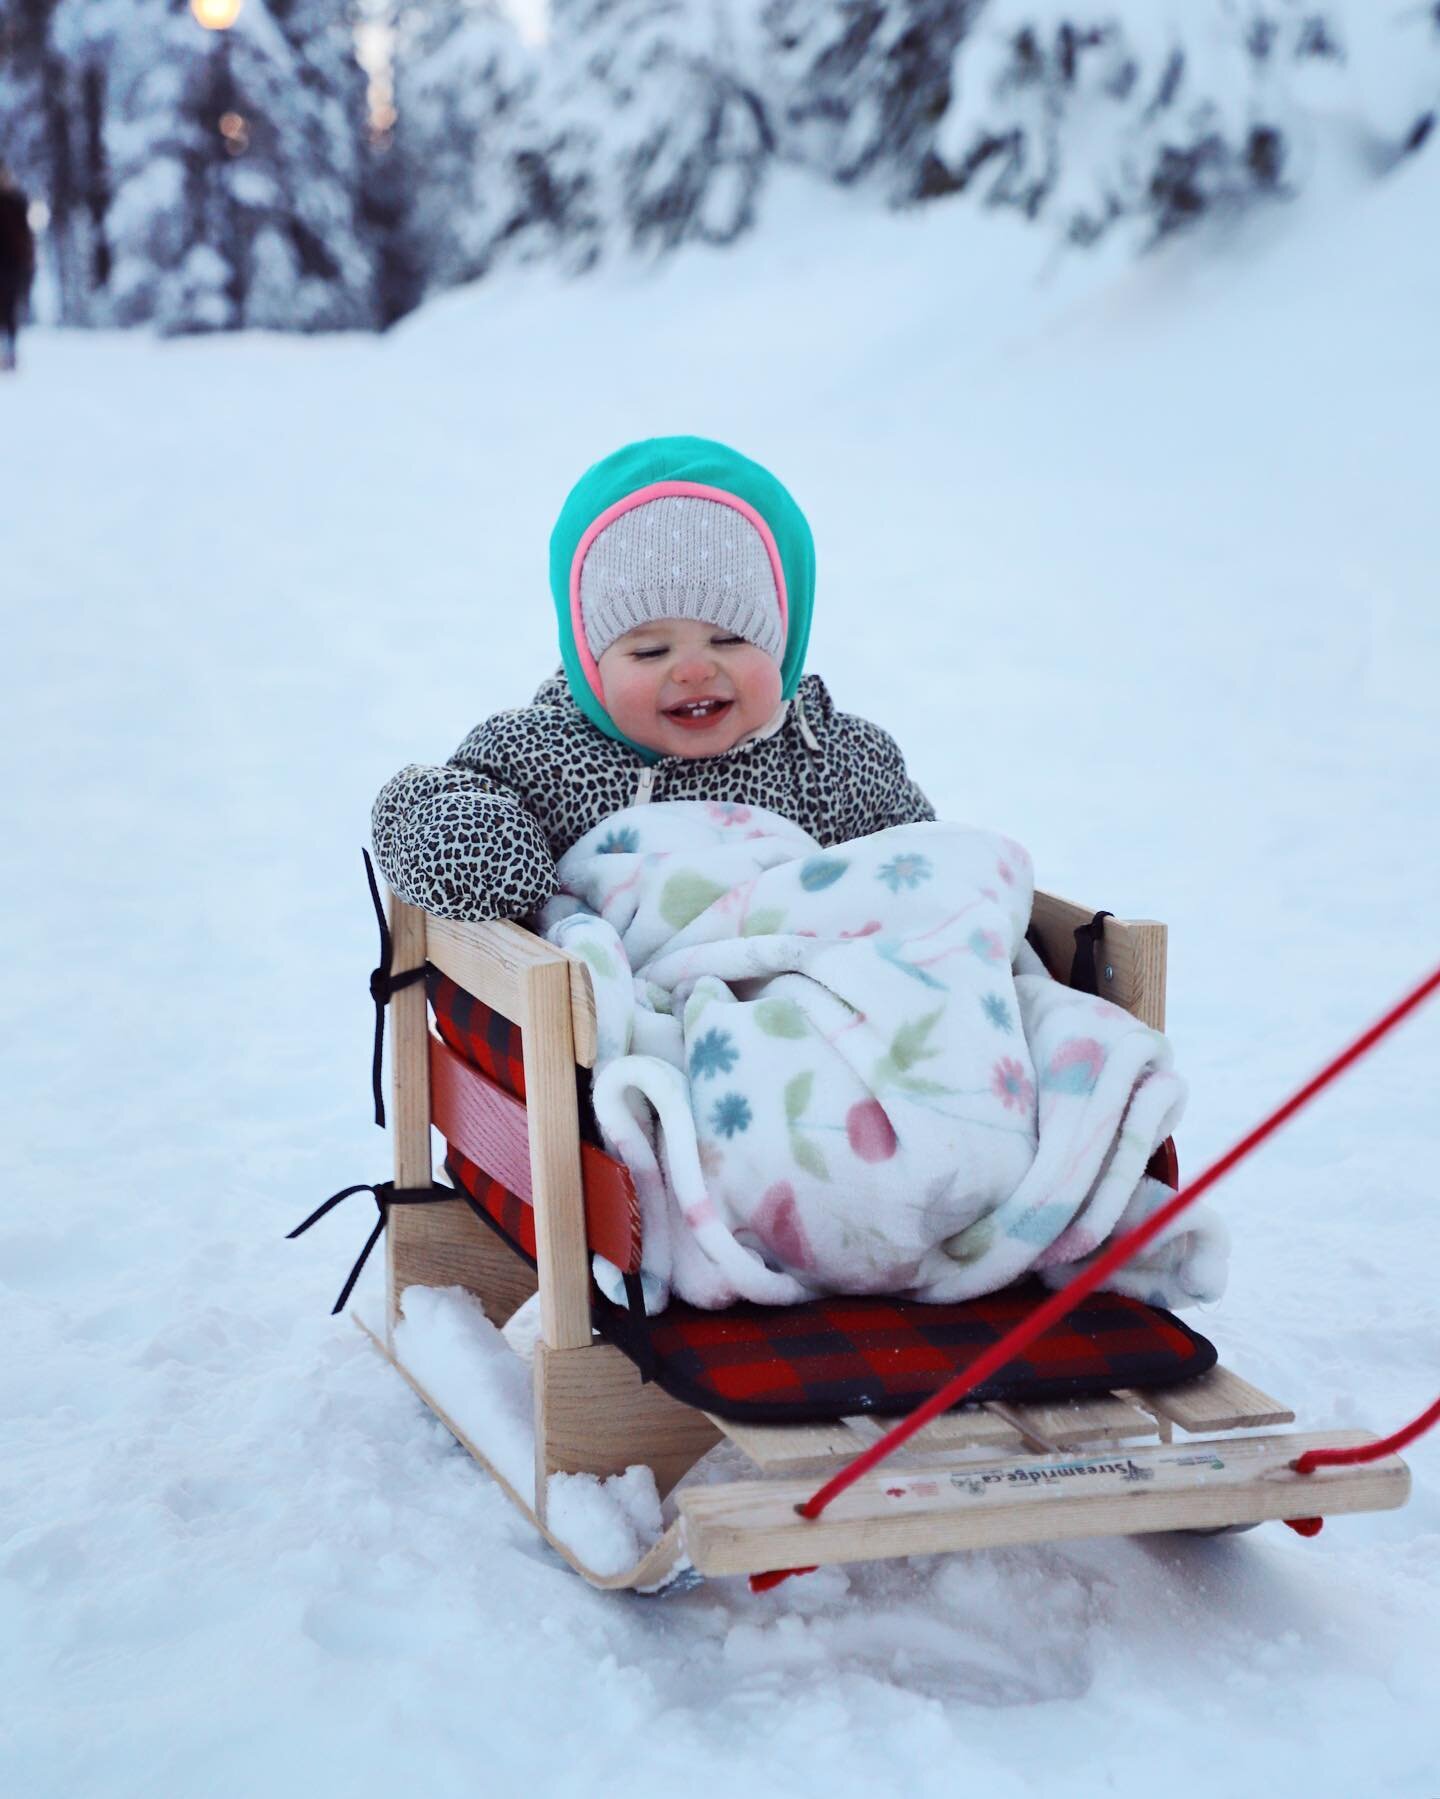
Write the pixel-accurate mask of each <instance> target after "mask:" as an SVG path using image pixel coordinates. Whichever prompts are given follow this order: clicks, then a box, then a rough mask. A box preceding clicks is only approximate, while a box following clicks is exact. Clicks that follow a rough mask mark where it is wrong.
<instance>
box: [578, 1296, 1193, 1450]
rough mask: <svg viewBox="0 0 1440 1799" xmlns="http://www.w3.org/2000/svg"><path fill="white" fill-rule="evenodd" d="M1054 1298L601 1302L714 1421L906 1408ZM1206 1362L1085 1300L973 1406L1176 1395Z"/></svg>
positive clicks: (622, 1331) (1153, 1328)
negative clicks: (633, 1309) (1126, 1393)
mask: <svg viewBox="0 0 1440 1799" xmlns="http://www.w3.org/2000/svg"><path fill="white" fill-rule="evenodd" d="M1049 1296H1050V1295H1049V1289H1048V1288H1047V1287H1045V1286H1043V1285H1042V1284H1041V1283H1040V1282H1039V1281H1038V1280H1035V1279H1033V1278H1032V1279H1028V1280H1025V1281H1021V1282H1018V1283H1017V1284H1016V1285H1014V1286H1012V1287H1006V1288H1004V1289H1003V1290H1002V1291H1001V1292H999V1293H989V1294H986V1295H985V1296H984V1297H982V1298H980V1299H970V1300H965V1301H964V1302H963V1303H960V1304H956V1305H922V1304H920V1303H918V1302H917V1301H914V1300H901V1299H883V1298H881V1299H876V1298H866V1299H841V1298H831V1299H815V1300H811V1301H810V1302H809V1303H808V1304H806V1305H799V1306H757V1305H750V1304H742V1305H733V1306H729V1307H727V1309H726V1310H725V1311H723V1312H702V1311H700V1310H698V1309H697V1308H696V1307H694V1306H690V1305H684V1304H682V1303H681V1302H680V1301H678V1300H672V1301H671V1303H670V1305H669V1306H668V1307H667V1308H666V1309H665V1311H664V1312H662V1313H661V1314H660V1316H659V1317H658V1318H650V1319H647V1320H645V1322H644V1325H643V1326H641V1327H638V1328H637V1324H636V1321H635V1320H634V1319H633V1318H632V1317H631V1316H630V1314H629V1313H628V1312H626V1311H624V1310H623V1309H622V1308H621V1307H618V1306H612V1305H610V1304H609V1303H608V1302H607V1301H605V1300H603V1299H602V1300H600V1301H599V1302H598V1303H599V1307H600V1310H601V1322H602V1327H603V1329H604V1331H605V1334H606V1336H608V1337H609V1338H611V1340H612V1341H613V1342H615V1343H616V1344H617V1345H618V1347H619V1348H621V1349H623V1350H624V1351H625V1353H626V1354H627V1355H628V1356H629V1357H630V1358H631V1359H632V1360H633V1361H634V1362H636V1363H637V1364H638V1365H639V1366H640V1367H641V1368H642V1369H645V1370H646V1372H648V1373H649V1374H650V1375H651V1376H652V1377H653V1379H654V1380H655V1382H656V1384H657V1385H658V1386H661V1387H663V1388H664V1389H665V1391H666V1392H667V1393H670V1394H672V1395H673V1396H674V1397H675V1398H676V1399H680V1400H683V1401H684V1402H685V1403H686V1404H687V1405H694V1406H700V1407H702V1408H703V1409H704V1410H705V1411H707V1412H715V1413H717V1414H718V1415H719V1416H720V1417H722V1418H734V1419H736V1420H737V1421H738V1420H743V1419H748V1420H750V1421H751V1422H752V1423H760V1422H764V1423H775V1424H778V1423H800V1422H802V1421H803V1420H805V1419H814V1418H842V1417H846V1416H849V1415H851V1414H853V1413H856V1412H875V1413H893V1412H908V1411H911V1410H913V1409H914V1407H916V1406H917V1405H919V1404H920V1403H921V1401H922V1400H926V1399H928V1398H929V1397H930V1395H931V1394H932V1393H933V1392H935V1390H936V1389H937V1388H938V1387H941V1386H943V1385H944V1383H945V1382H946V1381H948V1380H949V1379H950V1378H951V1377H952V1376H953V1375H956V1374H959V1373H960V1372H961V1370H962V1369H965V1368H968V1367H969V1366H970V1364H971V1363H972V1362H973V1361H974V1360H975V1358H976V1357H977V1356H978V1355H980V1354H981V1352H982V1351H984V1350H986V1349H988V1348H989V1347H990V1345H991V1344H992V1343H996V1342H998V1341H999V1339H1000V1338H1001V1337H1002V1336H1004V1334H1005V1333H1006V1331H1008V1330H1010V1329H1011V1327H1012V1326H1014V1325H1016V1324H1018V1323H1019V1322H1020V1320H1021V1319H1022V1318H1024V1317H1027V1316H1028V1315H1029V1314H1030V1313H1031V1312H1033V1311H1034V1310H1035V1308H1036V1307H1037V1306H1038V1305H1040V1304H1041V1303H1042V1302H1043V1301H1044V1300H1046V1299H1047V1298H1049ZM1215 1360H1216V1356H1215V1347H1214V1345H1213V1344H1212V1343H1210V1342H1208V1341H1207V1340H1206V1339H1205V1338H1204V1337H1202V1336H1200V1335H1199V1334H1198V1333H1197V1332H1195V1331H1192V1330H1191V1329H1190V1327H1189V1326H1188V1325H1187V1324H1182V1323H1181V1321H1180V1320H1179V1319H1178V1318H1176V1317H1174V1316H1172V1315H1171V1314H1170V1313H1169V1312H1163V1311H1160V1310H1159V1309H1158V1308H1157V1307H1155V1306H1148V1305H1145V1304H1143V1303H1142V1302H1141V1301H1140V1300H1138V1299H1126V1298H1124V1297H1123V1296H1122V1295H1120V1294H1118V1293H1092V1294H1091V1295H1090V1297H1089V1298H1088V1299H1086V1300H1084V1301H1082V1303H1081V1304H1080V1305H1078V1306H1077V1307H1076V1308H1075V1310H1074V1311H1073V1312H1072V1313H1071V1314H1070V1315H1069V1317H1068V1318H1064V1319H1062V1320H1061V1321H1060V1323H1059V1324H1058V1325H1056V1326H1055V1327H1053V1328H1052V1329H1051V1330H1049V1331H1047V1332H1046V1333H1045V1335H1044V1336H1043V1337H1040V1338H1039V1339H1038V1340H1037V1341H1036V1342H1035V1343H1032V1344H1031V1346H1030V1348H1029V1350H1028V1351H1027V1352H1026V1354H1025V1355H1024V1356H1023V1357H1021V1358H1020V1359H1019V1360H1017V1361H1014V1362H1012V1363H1011V1364H1010V1366H1009V1367H1008V1368H1004V1369H1002V1370H1001V1371H1000V1373H999V1374H998V1375H996V1376H995V1377H994V1378H993V1379H991V1380H988V1381H985V1382H983V1383H982V1384H981V1386H980V1387H979V1388H977V1389H976V1391H975V1393H974V1394H973V1395H972V1397H973V1398H974V1399H975V1400H982V1399H1004V1400H1015V1401H1019V1400H1054V1399H1077V1398H1080V1397H1082V1396H1083V1395H1085V1394H1098V1393H1108V1392H1110V1391H1111V1389H1112V1388H1115V1387H1132V1386H1134V1387H1165V1386H1173V1385H1174V1384H1175V1382H1177V1381H1182V1380H1188V1379H1190V1378H1191V1377H1192V1376H1193V1375H1196V1374H1203V1373H1204V1372H1205V1370H1206V1369H1207V1368H1213V1367H1214V1365H1215Z"/></svg>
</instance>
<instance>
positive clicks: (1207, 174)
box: [762, 0, 1440, 242]
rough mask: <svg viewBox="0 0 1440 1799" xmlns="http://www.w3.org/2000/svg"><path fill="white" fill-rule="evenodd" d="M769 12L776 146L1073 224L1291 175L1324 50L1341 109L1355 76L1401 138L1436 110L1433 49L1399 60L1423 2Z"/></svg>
mask: <svg viewBox="0 0 1440 1799" xmlns="http://www.w3.org/2000/svg"><path fill="white" fill-rule="evenodd" d="M762 19H763V25H764V29H765V33H766V38H767V42H768V46H769V49H770V56H769V57H768V59H767V62H766V65H765V66H766V70H767V74H766V94H767V97H768V99H769V103H770V108H771V112H772V115H773V116H774V118H775V119H776V121H777V132H778V138H779V148H780V152H781V154H782V155H784V156H785V157H787V158H788V159H791V160H794V161H797V162H799V163H802V164H803V165H805V166H806V167H810V168H813V169H816V170H817V171H818V172H820V173H822V174H824V175H826V176H828V177H830V178H832V179H835V180H839V181H842V182H853V181H859V180H862V179H872V180H874V181H875V182H876V183H877V184H878V185H879V186H880V188H881V190H882V191H883V192H884V193H885V194H886V195H887V197H888V198H890V199H891V200H892V201H896V202H900V203H905V202H908V201H914V200H923V199H927V198H930V197H933V196H937V195H944V194H951V193H960V192H967V193H970V194H973V195H975V196H976V197H978V198H980V199H982V200H983V201H985V202H986V203H988V204H991V205H1004V206H1014V207H1018V208H1019V209H1021V210H1022V211H1023V212H1025V214H1026V215H1027V216H1029V217H1032V218H1033V217H1039V216H1041V215H1044V216H1045V218H1046V219H1047V220H1050V221H1053V222H1054V223H1055V224H1056V225H1058V226H1059V228H1060V229H1061V230H1062V231H1063V232H1065V233H1066V234H1068V235H1069V236H1070V237H1072V238H1073V239H1075V240H1078V241H1082V242H1083V241H1088V240H1090V239H1092V238H1093V237H1095V236H1096V235H1098V234H1099V233H1100V232H1101V231H1103V230H1104V229H1105V228H1106V227H1107V226H1109V225H1110V224H1112V223H1114V222H1115V221H1117V220H1119V219H1122V218H1131V219H1136V220H1138V221H1140V223H1141V226H1142V230H1143V232H1144V233H1145V234H1146V235H1148V236H1151V237H1154V236H1163V235H1165V234H1166V233H1168V232H1170V231H1172V230H1174V229H1175V228H1176V227H1178V226H1180V225H1182V224H1185V223H1187V222H1188V221H1190V220H1192V219H1194V218H1197V217H1199V216H1200V215H1201V214H1203V213H1205V212H1208V211H1211V210H1214V209H1215V208H1216V207H1219V206H1223V205H1227V204H1228V205H1238V204H1241V203H1243V202H1245V201H1248V200H1252V199H1254V198H1257V197H1260V196H1265V195H1273V194H1278V193H1283V192H1286V191H1289V188H1290V186H1291V185H1292V183H1293V182H1294V181H1295V180H1296V179H1298V178H1299V177H1300V176H1301V175H1302V174H1303V165H1304V161H1305V158H1306V156H1307V154H1308V151H1309V147H1310V140H1311V139H1312V138H1313V136H1314V127H1313V124H1312V121H1311V119H1310V116H1309V112H1308V102H1307V95H1308V94H1309V93H1310V91H1311V89H1312V86H1323V85H1324V83H1323V80H1322V81H1321V82H1319V83H1315V82H1313V81H1312V71H1313V70H1314V69H1316V68H1317V67H1319V68H1322V69H1324V70H1325V71H1327V72H1333V71H1336V70H1339V71H1342V75H1341V80H1340V83H1339V87H1340V88H1341V89H1342V90H1343V94H1342V95H1341V96H1340V104H1341V107H1342V110H1343V102H1344V98H1345V97H1349V96H1353V95H1354V94H1355V93H1356V91H1357V90H1364V89H1366V88H1368V89H1369V90H1370V92H1371V98H1370V100H1369V101H1368V102H1367V104H1368V106H1369V109H1370V111H1372V112H1374V111H1375V110H1376V109H1377V107H1378V109H1379V110H1381V111H1383V110H1384V109H1385V104H1386V102H1389V103H1390V104H1391V106H1392V109H1393V110H1395V111H1396V112H1397V113H1398V114H1399V115H1400V116H1401V117H1402V118H1405V119H1407V120H1408V123H1406V125H1405V133H1408V134H1409V136H1411V137H1413V136H1414V135H1415V134H1416V133H1417V131H1418V132H1420V133H1421V134H1423V132H1424V131H1425V129H1427V127H1426V126H1425V124H1424V121H1425V119H1426V118H1427V117H1428V116H1430V115H1429V113H1427V110H1426V106H1425V104H1424V102H1423V92H1422V91H1420V90H1423V86H1424V80H1425V79H1429V80H1431V82H1432V86H1431V89H1430V91H1431V92H1432V93H1433V92H1434V91H1435V90H1436V89H1437V88H1440V82H1436V81H1435V80H1434V71H1433V59H1432V62H1431V73H1430V75H1429V76H1427V77H1424V78H1422V79H1421V80H1419V82H1418V85H1417V80H1416V79H1414V78H1407V77H1403V76H1402V75H1401V74H1400V68H1401V64H1402V62H1403V61H1404V60H1406V59H1405V53H1404V52H1403V51H1400V50H1399V45H1400V43H1401V42H1402V40H1403V39H1405V38H1406V36H1407V34H1408V37H1409V39H1410V41H1411V44H1412V47H1413V48H1414V49H1415V50H1416V51H1421V52H1422V53H1421V61H1422V63H1423V62H1425V61H1426V57H1425V55H1424V53H1423V51H1422V42H1428V40H1430V39H1432V38H1433V37H1434V36H1435V34H1436V31H1437V27H1440V9H1437V8H1436V7H1435V6H1434V5H1430V6H1424V7H1416V8H1413V9H1408V10H1406V11H1403V12H1400V11H1391V10H1388V9H1386V8H1384V7H1381V6H1379V5H1377V4H1376V0H1329V3H1328V4H1324V3H1322V0H769V3H768V4H767V5H766V6H765V8H764V12H763V15H762ZM1367 70H1368V71H1369V74H1368V75H1367V74H1365V73H1364V71H1367ZM1407 88H1409V89H1416V90H1417V93H1418V94H1419V97H1414V98H1412V99H1410V100H1403V101H1402V99H1401V98H1400V96H1401V93H1402V90H1405V89H1407ZM1382 96H1383V98H1382ZM1336 104H1337V96H1336V94H1334V93H1332V94H1331V95H1330V96H1329V98H1328V99H1327V100H1325V101H1323V102H1322V105H1323V106H1324V107H1325V108H1327V109H1331V110H1333V109H1334V107H1335V106H1336ZM1407 108H1408V112H1407ZM1376 129H1377V130H1378V131H1379V132H1380V134H1381V136H1382V138H1383V136H1384V130H1385V128H1383V127H1380V126H1378V123H1377V127H1376ZM1391 135H1392V136H1393V135H1394V133H1393V131H1392V133H1391ZM1402 138H1404V134H1402ZM1404 141H1408V138H1405V139H1404Z"/></svg>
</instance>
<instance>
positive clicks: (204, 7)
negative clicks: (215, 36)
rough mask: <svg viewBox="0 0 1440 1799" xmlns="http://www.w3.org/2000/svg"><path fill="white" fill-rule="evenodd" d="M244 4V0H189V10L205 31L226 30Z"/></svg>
mask: <svg viewBox="0 0 1440 1799" xmlns="http://www.w3.org/2000/svg"><path fill="white" fill-rule="evenodd" d="M244 4H245V0H190V11H191V12H192V13H193V14H194V15H195V19H196V22H197V23H198V24H201V25H203V26H204V27H205V29H206V30H207V31H228V30H229V29H230V27H231V26H232V25H233V24H234V23H235V21H236V20H237V19H238V18H239V17H240V8H241V7H242V6H243V5H244Z"/></svg>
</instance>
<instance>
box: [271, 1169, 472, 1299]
mask: <svg viewBox="0 0 1440 1799" xmlns="http://www.w3.org/2000/svg"><path fill="white" fill-rule="evenodd" d="M353 1193H371V1194H373V1195H374V1197H375V1207H376V1210H377V1211H378V1212H379V1214H380V1216H379V1217H378V1218H377V1219H376V1221H375V1228H374V1230H373V1231H371V1233H370V1235H369V1236H368V1237H367V1238H366V1239H365V1247H364V1249H362V1250H361V1251H360V1254H359V1257H358V1258H357V1260H356V1263H355V1266H354V1267H353V1268H352V1269H351V1270H350V1277H349V1279H348V1280H347V1281H346V1282H345V1285H344V1286H343V1287H342V1288H341V1289H340V1297H339V1298H338V1299H337V1300H336V1301H335V1303H334V1305H333V1306H331V1308H330V1316H331V1317H332V1318H333V1317H334V1316H335V1314H336V1313H337V1312H340V1311H343V1310H344V1308H345V1301H346V1300H347V1299H349V1297H350V1294H351V1292H352V1290H353V1289H354V1286H355V1283H356V1281H358V1280H359V1278H360V1270H361V1269H362V1268H363V1267H364V1266H365V1264H366V1262H367V1261H369V1259H370V1251H371V1250H372V1249H374V1247H375V1245H376V1244H377V1243H378V1242H379V1241H380V1233H381V1231H383V1230H384V1229H385V1220H386V1217H387V1215H388V1214H389V1211H390V1208H391V1206H426V1205H435V1204H437V1203H438V1202H439V1201H441V1200H445V1199H463V1198H464V1197H465V1195H464V1194H463V1193H457V1192H456V1190H455V1189H454V1188H453V1187H397V1186H396V1185H395V1183H394V1181H379V1182H376V1183H374V1184H372V1183H371V1182H369V1181H359V1182H357V1183H356V1184H355V1186H353V1187H342V1188H341V1189H340V1191H339V1192H338V1193H332V1194H331V1195H330V1197H329V1199H327V1200H326V1201H325V1203H324V1205H323V1206H316V1208H315V1210H314V1211H313V1212H312V1213H311V1214H310V1216H309V1217H308V1218H307V1219H306V1220H305V1222H304V1223H303V1224H297V1225H296V1226H295V1228H294V1230H293V1231H287V1232H286V1233H285V1241H286V1242H287V1243H289V1242H291V1241H293V1239H294V1238H296V1237H301V1236H304V1234H305V1232H306V1231H308V1230H309V1228H310V1226H311V1225H312V1224H318V1223H319V1222H320V1220H321V1219H322V1218H323V1217H324V1216H325V1214H326V1213H327V1212H328V1211H330V1209H331V1208H332V1207H333V1206H338V1205H339V1204H340V1202H341V1200H342V1199H349V1198H350V1196H351V1194H353Z"/></svg>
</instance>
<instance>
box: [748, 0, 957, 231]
mask: <svg viewBox="0 0 1440 1799" xmlns="http://www.w3.org/2000/svg"><path fill="white" fill-rule="evenodd" d="M985 4H986V0H769V3H768V4H767V5H766V6H765V7H764V10H763V12H762V15H761V23H762V27H763V30H764V34H765V55H764V56H763V58H762V59H761V63H760V67H761V69H762V70H763V76H762V79H763V82H764V89H765V94H766V98H767V100H768V102H769V106H770V112H771V115H772V117H773V118H774V120H775V122H776V135H777V140H778V148H779V151H780V154H781V155H782V156H784V157H785V158H786V159H787V160H789V161H794V162H798V163H801V164H803V165H804V166H805V167H807V168H811V169H815V170H816V171H818V172H819V173H821V174H824V175H826V176H827V177H829V178H830V179H832V180H835V181H840V182H845V183H849V182H853V181H859V180H861V179H862V178H865V177H874V178H875V179H876V180H877V181H879V182H880V183H881V184H882V186H883V187H884V189H885V190H886V192H887V193H888V194H889V196H890V197H891V198H893V199H897V200H902V201H903V200H911V199H917V198H922V197H924V196H925V195H927V194H928V193H930V192H932V191H935V187H934V185H933V184H934V183H935V181H936V175H937V171H936V169H935V167H934V157H933V154H932V146H933V144H934V140H935V134H936V131H937V129H938V128H939V125H940V122H941V120H942V119H943V118H944V117H945V114H946V111H947V109H948V108H949V106H950V102H951V91H952V81H953V78H954V64H955V53H956V50H957V47H958V46H959V45H960V44H961V43H962V42H963V40H964V39H965V37H966V34H967V33H968V32H969V30H970V28H971V26H972V25H973V23H974V21H975V19H976V17H977V15H978V14H980V13H981V12H982V11H983V10H984V7H985ZM940 185H941V187H944V186H945V185H947V184H946V183H945V182H944V180H943V176H942V180H941V183H940Z"/></svg>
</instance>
